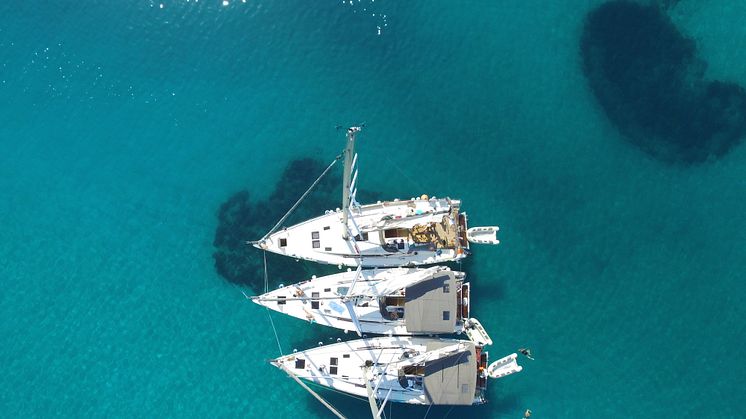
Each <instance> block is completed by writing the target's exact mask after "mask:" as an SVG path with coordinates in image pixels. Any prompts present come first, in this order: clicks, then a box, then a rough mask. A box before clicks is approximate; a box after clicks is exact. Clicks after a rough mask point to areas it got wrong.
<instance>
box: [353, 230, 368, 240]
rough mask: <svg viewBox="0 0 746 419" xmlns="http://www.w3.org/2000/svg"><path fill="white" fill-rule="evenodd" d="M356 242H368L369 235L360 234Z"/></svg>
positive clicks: (356, 237)
mask: <svg viewBox="0 0 746 419" xmlns="http://www.w3.org/2000/svg"><path fill="white" fill-rule="evenodd" d="M355 241H359V242H363V241H368V233H367V232H365V233H360V234H358V235H357V236H355Z"/></svg>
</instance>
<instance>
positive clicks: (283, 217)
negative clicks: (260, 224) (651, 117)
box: [257, 154, 342, 243]
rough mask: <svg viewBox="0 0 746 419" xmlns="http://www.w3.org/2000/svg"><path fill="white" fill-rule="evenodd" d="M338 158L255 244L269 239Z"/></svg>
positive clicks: (332, 163) (340, 156)
mask: <svg viewBox="0 0 746 419" xmlns="http://www.w3.org/2000/svg"><path fill="white" fill-rule="evenodd" d="M340 158H342V155H341V154H340V155H339V156H337V157H335V158H334V160H333V161H332V162H331V164H329V166H327V168H326V169H325V170H324V172H323V173H321V175H320V176H319V177H318V178H316V180H315V181H314V182H313V183H312V184H311V186H310V187H309V188H308V189H306V191H305V192H304V193H303V195H301V197H300V198H298V200H297V201H296V202H295V204H293V206H292V207H290V210H288V212H286V213H285V215H283V216H282V218H280V221H278V222H277V224H275V226H274V227H272V229H271V230H269V231H268V232H267V234H265V235H264V237H262V238H261V239H259V240H258V241H257V242H259V243H261V242H263V241H264V239H266V238H267V237H269V235H270V234H272V233H274V232H275V230H277V227H279V226H280V224H282V223H283V222H284V221H285V220H286V219H287V218H288V216H290V214H291V213H292V212H293V211H294V210H295V208H296V207H297V206H298V205H299V204H300V203H301V201H303V199H305V198H306V196H307V195H308V194H309V193H310V192H311V190H312V189H313V188H315V187H316V185H317V184H318V183H319V182H320V181H321V178H323V177H324V176H325V175H326V173H327V172H328V171H329V169H331V168H332V166H334V164H336V163H337V160H339V159H340Z"/></svg>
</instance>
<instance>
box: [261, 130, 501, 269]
mask: <svg viewBox="0 0 746 419" xmlns="http://www.w3.org/2000/svg"><path fill="white" fill-rule="evenodd" d="M360 130H361V128H360V127H352V128H349V129H348V130H347V146H346V148H345V151H344V153H343V155H342V156H343V157H344V176H343V187H342V208H341V209H339V208H338V209H336V210H328V211H326V213H325V214H324V215H321V216H319V217H316V218H313V219H310V220H307V221H304V222H301V223H299V224H296V225H293V226H291V227H286V228H282V229H279V230H277V228H278V227H279V226H280V224H281V223H282V222H283V221H284V220H285V217H283V219H282V220H280V222H279V223H277V225H276V226H275V227H274V228H273V229H272V230H270V232H269V233H267V235H265V236H264V237H263V238H262V239H260V240H258V241H256V242H252V244H253V245H254V246H256V247H258V248H260V249H263V250H267V251H270V252H274V253H278V254H282V255H286V256H290V257H293V258H296V259H305V260H310V261H315V262H319V263H325V264H332V265H340V266H350V267H357V266H358V265H360V266H363V267H395V266H416V265H424V264H435V263H442V262H449V261H455V260H459V259H462V258H464V257H466V256H467V255H468V254H469V242H470V241H472V242H475V243H486V244H498V243H499V240H498V239H497V231H498V227H478V228H476V229H469V228H468V218H467V215H466V213H464V212H461V211H460V207H461V201H459V200H456V199H450V198H435V197H432V198H430V197H428V196H427V195H422V196H421V197H419V198H412V199H409V200H403V201H402V200H398V199H397V200H394V201H383V202H380V201H379V202H377V203H373V204H368V205H360V204H358V202H357V201H356V199H355V195H356V192H357V187H356V183H357V176H358V170H357V167H356V166H357V154H356V153H355V138H356V135H357V133H358V132H360ZM342 156H340V157H342ZM335 161H336V160H335ZM333 164H334V163H332V165H333ZM330 167H331V166H330ZM328 170H329V168H327V171H328ZM324 174H326V171H325V172H324ZM322 176H323V174H322ZM317 182H318V180H317ZM314 185H315V183H314ZM312 187H313V185H312ZM309 191H310V190H309ZM306 193H308V192H306ZM304 196H305V194H304ZM302 199H303V197H301V200H302ZM299 202H300V200H299V201H298V203H299ZM296 205H297V203H296ZM294 208H295V206H294V207H293V208H291V211H292V210H293V209H294ZM484 229H488V230H489V234H484V232H486V231H487V230H484ZM472 237H473V238H474V240H472Z"/></svg>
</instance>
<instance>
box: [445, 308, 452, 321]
mask: <svg viewBox="0 0 746 419" xmlns="http://www.w3.org/2000/svg"><path fill="white" fill-rule="evenodd" d="M443 320H451V312H450V311H448V310H445V311H444V312H443Z"/></svg>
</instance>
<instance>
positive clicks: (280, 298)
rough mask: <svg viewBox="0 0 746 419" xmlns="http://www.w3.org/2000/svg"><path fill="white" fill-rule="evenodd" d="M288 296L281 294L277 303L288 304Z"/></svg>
mask: <svg viewBox="0 0 746 419" xmlns="http://www.w3.org/2000/svg"><path fill="white" fill-rule="evenodd" d="M286 298H288V297H286V296H284V295H281V296H279V297H277V305H278V306H279V305H282V304H287V301H285V299H286Z"/></svg>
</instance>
